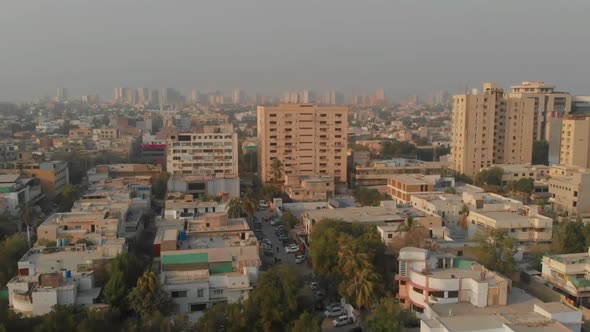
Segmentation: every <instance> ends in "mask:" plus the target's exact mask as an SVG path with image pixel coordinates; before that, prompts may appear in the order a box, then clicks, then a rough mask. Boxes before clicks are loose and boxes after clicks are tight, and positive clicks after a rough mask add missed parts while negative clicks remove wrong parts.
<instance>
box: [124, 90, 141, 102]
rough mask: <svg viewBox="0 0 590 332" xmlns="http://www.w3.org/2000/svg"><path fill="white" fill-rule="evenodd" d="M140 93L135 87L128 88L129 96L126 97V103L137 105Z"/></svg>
mask: <svg viewBox="0 0 590 332" xmlns="http://www.w3.org/2000/svg"><path fill="white" fill-rule="evenodd" d="M137 100H138V93H137V90H135V89H127V96H126V98H125V104H129V105H135V104H137Z"/></svg>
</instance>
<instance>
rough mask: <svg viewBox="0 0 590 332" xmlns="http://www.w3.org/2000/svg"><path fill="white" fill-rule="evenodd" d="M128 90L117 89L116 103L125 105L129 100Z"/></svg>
mask: <svg viewBox="0 0 590 332" xmlns="http://www.w3.org/2000/svg"><path fill="white" fill-rule="evenodd" d="M127 90H128V88H115V102H116V103H118V104H124V103H125V100H126V99H127Z"/></svg>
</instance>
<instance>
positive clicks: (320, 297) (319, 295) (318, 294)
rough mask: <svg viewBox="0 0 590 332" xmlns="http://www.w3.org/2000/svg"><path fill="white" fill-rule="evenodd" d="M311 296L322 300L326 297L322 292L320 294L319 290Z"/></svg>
mask: <svg viewBox="0 0 590 332" xmlns="http://www.w3.org/2000/svg"><path fill="white" fill-rule="evenodd" d="M313 295H315V297H317V298H318V299H323V298H324V297H326V294H324V292H322V291H321V290H319V289H317V290H316V291H315V292H314V293H313Z"/></svg>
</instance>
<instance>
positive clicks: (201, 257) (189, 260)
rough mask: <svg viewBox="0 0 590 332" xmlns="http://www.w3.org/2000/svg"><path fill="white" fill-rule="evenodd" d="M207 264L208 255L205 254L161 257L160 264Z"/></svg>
mask: <svg viewBox="0 0 590 332" xmlns="http://www.w3.org/2000/svg"><path fill="white" fill-rule="evenodd" d="M207 262H209V255H208V254H207V253H195V254H182V255H166V256H164V257H162V264H164V265H168V264H195V263H207Z"/></svg>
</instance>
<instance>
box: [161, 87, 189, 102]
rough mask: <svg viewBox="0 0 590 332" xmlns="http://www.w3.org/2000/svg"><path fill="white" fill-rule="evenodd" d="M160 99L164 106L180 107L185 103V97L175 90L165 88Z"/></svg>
mask: <svg viewBox="0 0 590 332" xmlns="http://www.w3.org/2000/svg"><path fill="white" fill-rule="evenodd" d="M160 98H161V100H160V101H161V104H162V105H178V104H182V103H184V97H183V96H182V95H181V94H180V93H179V92H178V91H176V90H175V89H173V88H163V89H162V95H161V96H160Z"/></svg>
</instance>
